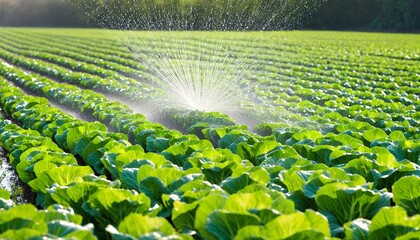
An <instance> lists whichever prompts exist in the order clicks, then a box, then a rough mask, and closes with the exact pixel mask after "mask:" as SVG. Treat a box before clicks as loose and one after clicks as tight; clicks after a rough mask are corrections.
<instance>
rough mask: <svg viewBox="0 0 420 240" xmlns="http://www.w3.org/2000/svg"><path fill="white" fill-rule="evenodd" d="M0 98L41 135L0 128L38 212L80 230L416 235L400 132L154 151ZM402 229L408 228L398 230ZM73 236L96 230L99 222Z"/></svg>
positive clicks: (414, 161)
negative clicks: (57, 215) (66, 214)
mask: <svg viewBox="0 0 420 240" xmlns="http://www.w3.org/2000/svg"><path fill="white" fill-rule="evenodd" d="M0 96H1V97H0V99H1V104H2V108H3V109H4V111H5V113H6V114H7V115H9V116H11V117H12V118H13V119H14V120H15V121H18V122H19V123H20V124H21V126H22V127H23V128H31V129H33V130H24V129H22V128H20V127H18V126H17V125H15V124H11V123H10V122H7V121H3V122H2V130H1V132H2V134H1V140H2V143H3V146H4V147H5V148H6V150H7V151H8V152H9V153H10V155H9V156H10V161H11V163H12V166H14V167H15V168H16V170H17V172H18V174H19V176H20V178H21V179H22V180H23V181H24V182H26V183H28V184H29V185H30V186H31V187H32V188H33V190H34V191H35V192H37V193H38V196H37V204H38V205H39V206H42V207H43V208H44V209H47V210H45V211H47V212H48V211H53V210H52V209H53V208H55V209H56V208H61V207H58V206H57V205H55V204H61V205H63V206H64V208H69V207H70V208H71V209H73V211H74V212H75V213H76V214H79V215H81V216H82V217H83V220H82V224H84V225H86V224H89V223H93V224H94V225H95V226H96V228H95V230H94V233H95V236H96V237H99V238H102V237H104V236H106V235H107V234H108V235H111V236H112V237H113V238H114V239H124V238H129V239H130V238H132V239H135V238H138V237H141V236H143V237H144V236H148V237H151V238H160V237H163V236H171V237H172V238H190V237H191V236H198V237H202V238H206V239H233V238H235V237H236V238H237V239H251V238H255V237H259V238H268V239H286V238H295V237H301V238H304V237H305V236H306V237H307V236H311V237H315V238H318V239H324V238H329V237H331V236H335V237H344V236H345V237H347V238H348V239H351V238H352V237H354V236H361V237H362V239H363V238H365V239H368V238H372V239H375V238H383V237H389V236H393V237H400V238H401V239H410V238H413V237H418V233H419V231H418V230H419V229H418V226H419V221H420V220H419V218H420V215H419V211H420V209H418V198H419V195H420V190H419V189H418V188H419V187H418V186H420V185H419V182H420V178H419V177H418V175H419V166H418V156H419V154H416V153H415V151H414V155H404V153H405V154H412V153H413V151H407V149H405V150H403V147H404V146H405V145H407V144H410V143H411V145H413V144H415V143H414V142H413V141H409V140H405V139H404V135H403V134H402V132H395V133H394V134H390V135H389V136H388V135H387V134H386V133H385V135H387V136H386V137H385V135H383V134H384V133H383V132H378V131H379V130H378V129H376V128H374V127H372V126H370V125H368V124H362V123H360V124H359V126H358V127H359V129H358V130H360V128H363V127H364V128H365V129H364V131H363V134H361V133H360V131H359V132H358V133H359V134H361V135H360V136H359V137H361V139H357V138H356V137H352V136H350V134H349V132H347V133H342V134H338V135H335V134H330V135H327V136H324V135H322V134H320V133H317V132H315V131H308V132H303V133H293V134H292V133H286V132H283V133H279V134H278V135H277V137H278V138H277V140H278V141H280V142H281V141H283V140H282V139H285V138H287V140H286V141H285V142H284V144H280V143H279V142H276V141H274V140H271V141H270V140H268V139H265V140H263V141H261V139H257V138H255V137H254V138H252V137H248V139H247V138H246V136H236V135H234V134H231V135H230V138H229V139H226V138H225V140H224V141H225V142H229V143H230V144H227V145H223V144H219V145H220V147H221V148H218V149H214V147H213V144H211V142H210V141H207V140H198V139H195V140H191V139H186V140H184V141H179V142H178V143H176V144H174V145H173V146H171V147H169V148H168V149H166V150H164V151H162V152H160V154H157V153H153V152H151V151H147V150H146V151H145V150H143V148H142V147H141V146H139V145H134V146H132V145H131V144H130V143H129V142H128V141H127V140H128V137H127V136H125V135H124V134H117V133H110V132H108V131H107V128H106V126H105V125H103V124H99V123H88V122H83V121H80V120H77V119H74V118H73V117H72V116H69V115H68V114H65V113H63V112H61V111H60V110H58V109H55V108H53V107H51V105H49V103H48V102H47V101H46V100H45V99H42V98H37V97H31V96H28V95H26V94H24V93H23V92H22V91H21V90H20V89H18V88H14V87H11V86H9V85H8V83H7V82H6V81H3V83H2V88H1V90H0ZM362 126H363V127H362ZM352 127H353V128H354V127H356V126H354V125H351V124H349V125H348V126H346V125H342V126H337V129H339V130H341V131H343V132H346V130H345V129H346V128H352ZM218 134H220V129H219V132H218ZM288 134H292V135H291V136H289V137H287V135H288ZM184 137H185V136H184ZM235 137H237V139H235ZM52 139H53V140H54V141H52ZM378 139H380V140H385V139H386V140H387V141H388V142H389V143H392V144H390V145H395V144H398V145H399V146H400V153H402V154H403V155H402V156H398V155H394V154H395V153H398V151H397V152H395V153H391V151H390V150H388V149H387V147H388V146H386V147H384V146H380V145H374V144H376V143H375V142H378V141H377V140H378ZM192 141H194V142H192ZM366 144H370V145H371V148H368V147H366V146H365V145H366ZM372 144H373V145H372ZM327 146H329V147H330V148H327ZM390 149H391V148H390ZM409 149H415V148H410V147H409ZM63 150H64V151H66V152H68V153H66V152H64V151H63ZM350 150H357V151H354V153H355V154H347V153H352V151H350ZM328 151H331V152H330V154H328ZM146 152H147V153H146ZM232 152H233V153H232ZM69 153H72V154H69ZM333 153H334V154H333ZM343 153H344V154H343ZM305 154H307V155H305ZM328 155H329V156H328ZM331 155H333V156H331ZM303 156H304V157H303ZM327 156H328V157H327ZM409 159H411V161H409ZM95 174H96V175H95ZM105 176H106V177H107V178H108V179H107V178H106V177H105ZM391 192H392V193H391ZM391 200H392V201H393V202H395V204H396V205H397V206H396V207H390V205H391ZM49 206H54V207H50V208H48V207H49ZM18 209H19V208H18ZM48 209H49V210H48ZM6 211H8V210H6ZM68 211H70V212H71V210H68ZM315 211H317V212H315ZM41 212H42V211H41ZM38 214H39V213H38ZM14 216H16V215H14ZM393 216H399V217H398V219H396V218H393ZM404 216H405V217H404ZM165 218H166V219H165ZM168 219H169V220H170V222H171V223H172V225H171V224H170V223H169V221H168ZM387 219H388V220H387ZM389 219H391V220H389ZM10 221H13V222H14V221H21V219H20V218H19V219H18V220H16V219H12V220H10ZM22 221H24V222H27V221H26V220H24V219H23V220H22ZM43 221H44V222H45V223H46V224H47V226H48V232H46V231H45V228H40V229H39V231H38V232H34V231H30V232H26V230H28V229H29V228H27V229H25V227H18V229H15V230H16V232H13V231H14V230H10V231H12V232H13V233H11V232H10V231H9V232H7V234H33V236H42V235H43V234H47V236H48V234H51V233H50V231H53V230H52V229H54V228H53V226H54V224H53V223H52V222H54V221H55V220H52V221H49V220H45V219H44V220H43ZM45 223H44V224H41V225H43V226H44V225H45ZM141 223H147V224H141ZM150 223H153V224H150ZM75 224H76V225H80V224H81V223H80V221H79V222H75ZM50 225H51V226H50ZM400 225H402V226H403V228H404V230H403V231H401V232H400V231H395V230H394V228H395V227H396V226H400ZM28 226H29V225H28ZM64 226H66V225H65V224H64ZM72 226H73V225H72ZM140 226H142V227H140ZM50 229H51V230H50ZM72 229H73V230H74V234H86V236H87V235H89V233H92V227H91V225H86V226H84V227H81V228H79V227H74V228H72ZM175 229H176V230H177V231H175ZM279 229H283V230H280V231H279ZM28 231H29V230H28ZM79 231H80V233H79ZM21 232H22V233H21ZM57 232H59V231H57ZM72 233H73V231H72ZM5 234H6V233H5ZM6 236H9V235H6ZM19 236H22V235H19ZM25 236H28V235H25ZM89 236H90V235H89Z"/></svg>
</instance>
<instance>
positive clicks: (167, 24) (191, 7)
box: [0, 0, 420, 32]
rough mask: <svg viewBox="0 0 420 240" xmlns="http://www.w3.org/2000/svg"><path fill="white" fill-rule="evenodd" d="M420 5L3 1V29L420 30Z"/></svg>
mask: <svg viewBox="0 0 420 240" xmlns="http://www.w3.org/2000/svg"><path fill="white" fill-rule="evenodd" d="M419 13H420V0H36V1H34V0H0V26H27V27H32V26H36V27H41V26H43V27H98V26H99V27H105V28H116V29H156V30H278V29H326V30H327V29H330V30H366V31H404V32H418V31H419V30H420V14H419Z"/></svg>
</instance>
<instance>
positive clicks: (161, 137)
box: [0, 28, 420, 240]
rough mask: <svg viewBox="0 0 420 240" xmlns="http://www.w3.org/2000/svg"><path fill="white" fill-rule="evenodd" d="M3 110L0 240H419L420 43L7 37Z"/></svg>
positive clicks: (312, 35)
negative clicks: (194, 82) (189, 81)
mask: <svg viewBox="0 0 420 240" xmlns="http://www.w3.org/2000/svg"><path fill="white" fill-rule="evenodd" d="M174 36H176V37H174ZM133 38H135V39H137V40H136V42H135V43H137V45H136V44H134V45H133V44H132V45H130V46H134V47H132V49H130V48H127V47H126V45H127V43H132V42H131V39H133ZM138 39H140V40H138ZM156 42H158V45H157V44H156ZM121 43H123V44H121ZM133 48H134V49H133ZM173 49H183V51H182V52H175V53H174V54H173V55H171V53H172V51H173ZM214 49H217V52H222V53H223V51H221V50H224V51H225V52H228V53H229V54H221V55H217V54H216V55H215V54H214ZM177 54H178V55H177ZM168 56H170V57H169V58H168V59H166V60H167V61H166V60H165V62H164V64H166V65H167V66H168V67H173V68H174V69H177V67H179V66H183V67H186V68H188V67H190V68H194V67H197V66H198V68H201V67H205V66H201V65H197V64H198V63H196V62H195V61H194V59H200V60H201V61H204V62H205V63H206V64H209V65H206V66H207V68H205V69H210V70H208V74H209V76H210V77H209V78H212V79H216V80H217V79H221V80H223V78H224V79H225V80H226V79H230V80H231V81H234V80H235V76H236V75H235V74H236V71H237V70H238V71H239V70H241V79H240V81H238V82H235V84H228V85H223V83H224V82H225V81H216V80H214V81H216V82H214V84H216V85H217V84H219V85H217V86H218V88H219V89H212V88H211V87H210V85H209V87H208V88H204V89H209V90H208V91H203V92H199V94H201V95H206V96H208V97H207V98H196V96H192V95H189V92H192V90H191V91H190V90H189V89H191V88H189V87H187V86H183V88H179V87H178V85H170V84H169V85H168V84H167V82H166V81H162V79H165V77H168V78H169V77H170V79H179V78H185V77H187V78H188V77H191V78H193V77H194V75H191V76H190V75H188V74H187V73H185V71H184V72H183V71H181V70H179V71H174V72H175V73H176V74H175V75H176V76H174V75H173V74H170V73H166V72H165V69H164V66H163V65H159V61H160V60H162V57H168ZM177 56H179V57H180V58H177ZM181 57H182V58H188V59H192V60H191V61H188V62H187V63H185V62H182V60H183V59H181ZM143 59H146V60H143ZM238 59H240V62H238ZM153 64H157V65H156V66H157V67H155V68H151V67H150V66H151V65H153ZM166 65H165V66H166ZM215 66H218V68H217V69H220V70H214V69H215V68H216V67H215ZM190 71H192V70H191V69H190ZM178 74H179V75H178ZM159 76H161V79H160V80H153V79H156V78H159ZM201 77H203V76H201ZM162 82H163V83H166V84H162ZM201 84H203V83H201ZM220 84H222V85H220ZM200 86H201V85H200ZM213 90H214V91H213ZM220 90H222V91H220ZM221 93H226V94H225V95H223V96H222V97H221V99H222V100H221V101H220V102H218V100H217V97H220V94H221ZM176 99H183V100H181V101H179V102H176ZM198 99H205V101H204V100H203V101H202V102H200V103H199V104H198V105H194V104H197V101H199V100H198ZM190 105H191V106H194V107H193V108H194V110H188V109H189V108H188V107H189V106H190ZM0 107H1V113H2V115H1V118H2V119H1V121H0V142H1V145H2V147H3V148H4V150H5V153H6V154H4V155H5V156H4V159H3V161H4V162H8V163H9V164H10V171H11V170H12V169H13V171H15V172H16V173H17V175H18V177H19V179H20V183H19V185H18V186H20V187H17V186H15V187H13V189H12V188H10V186H9V187H3V188H4V190H1V191H0V197H1V198H0V207H1V210H0V238H6V239H7V238H9V239H32V238H33V239H39V238H40V237H46V238H47V239H56V238H59V237H61V238H66V239H97V238H98V239H111V238H112V239H334V238H336V239H400V240H403V239H404V240H407V239H420V35H418V34H395V33H359V32H332V31H330V32H328V31H280V32H279V31H273V32H259V31H255V32H218V31H213V32H158V31H157V32H152V33H150V32H142V31H138V32H134V31H132V32H129V31H117V30H97V29H31V28H0ZM201 107H202V108H204V110H208V109H209V110H211V111H200V110H202V109H200V108H201ZM13 171H12V172H13ZM5 179H7V177H6V178H5ZM22 198H23V200H22Z"/></svg>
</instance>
